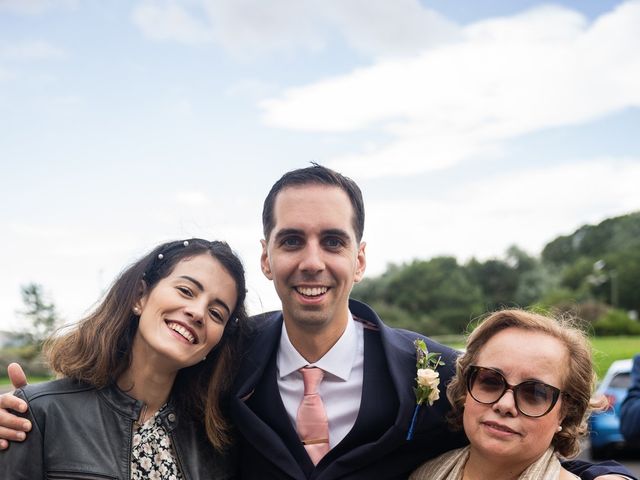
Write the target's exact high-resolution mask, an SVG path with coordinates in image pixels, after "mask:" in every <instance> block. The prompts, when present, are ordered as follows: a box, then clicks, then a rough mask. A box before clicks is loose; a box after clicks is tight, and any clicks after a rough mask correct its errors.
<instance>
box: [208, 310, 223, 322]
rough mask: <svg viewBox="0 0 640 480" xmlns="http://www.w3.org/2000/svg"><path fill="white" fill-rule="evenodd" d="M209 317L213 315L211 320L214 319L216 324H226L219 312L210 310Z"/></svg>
mask: <svg viewBox="0 0 640 480" xmlns="http://www.w3.org/2000/svg"><path fill="white" fill-rule="evenodd" d="M209 315H211V318H213V319H214V320H215V321H216V322H219V323H224V317H223V316H222V314H221V313H220V312H219V311H217V310H209Z"/></svg>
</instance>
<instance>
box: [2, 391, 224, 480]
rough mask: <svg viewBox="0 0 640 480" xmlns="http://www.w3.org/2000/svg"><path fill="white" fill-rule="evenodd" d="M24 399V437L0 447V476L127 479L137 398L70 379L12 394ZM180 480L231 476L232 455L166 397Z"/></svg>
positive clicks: (164, 415)
mask: <svg viewBox="0 0 640 480" xmlns="http://www.w3.org/2000/svg"><path fill="white" fill-rule="evenodd" d="M16 395H18V396H19V397H21V398H23V399H25V400H26V401H27V402H28V403H29V412H28V414H27V415H25V416H26V418H29V420H31V421H32V422H33V428H32V430H31V432H30V433H29V434H28V435H27V439H26V440H25V441H24V442H21V443H14V442H12V443H11V446H10V447H9V449H8V450H5V451H2V452H0V479H12V480H34V479H43V478H47V479H85V480H92V479H100V480H112V479H113V480H115V479H117V480H129V479H130V478H131V472H130V470H131V467H130V465H131V440H132V432H133V422H134V420H136V419H137V418H138V417H139V414H140V410H141V407H142V403H141V402H139V401H137V400H135V399H133V398H131V397H129V396H128V395H126V394H125V393H123V392H122V391H121V390H119V389H118V388H117V387H115V386H113V387H107V388H104V389H100V390H97V389H95V388H94V387H92V386H91V385H88V384H84V383H78V382H76V381H73V380H70V379H62V380H56V381H53V382H46V383H42V384H38V385H29V386H27V387H26V388H24V389H20V390H18V391H17V392H16ZM160 417H161V420H162V425H163V426H164V428H165V429H166V430H167V432H169V435H170V437H171V442H172V445H173V448H174V451H175V454H176V457H177V462H178V464H179V467H180V470H181V471H182V473H183V475H184V478H185V480H199V479H211V480H213V479H216V480H217V479H230V478H232V477H233V476H234V472H233V466H234V465H233V463H234V462H232V461H231V459H230V456H229V455H222V454H220V453H219V452H216V451H215V450H214V449H213V447H212V446H211V444H210V443H209V442H208V440H207V437H206V435H205V434H204V432H203V428H202V426H201V425H200V424H198V423H196V422H193V421H191V420H190V419H189V418H187V416H186V415H182V416H179V415H178V412H176V411H175V409H174V408H173V406H172V405H171V402H169V405H168V406H167V408H165V409H164V410H163V411H162V412H161V414H160Z"/></svg>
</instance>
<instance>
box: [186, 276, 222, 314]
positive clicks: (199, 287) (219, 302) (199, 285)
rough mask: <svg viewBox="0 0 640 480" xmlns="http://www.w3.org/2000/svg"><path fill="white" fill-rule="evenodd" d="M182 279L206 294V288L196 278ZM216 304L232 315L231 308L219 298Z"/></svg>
mask: <svg viewBox="0 0 640 480" xmlns="http://www.w3.org/2000/svg"><path fill="white" fill-rule="evenodd" d="M180 278H184V279H185V280H189V281H190V282H191V283H193V284H194V285H195V286H196V287H198V290H200V291H201V292H204V287H203V286H202V283H200V282H199V281H198V280H196V279H195V278H193V277H190V276H189V275H180ZM214 302H215V303H217V304H219V305H221V306H222V307H223V308H224V309H225V310H226V311H227V313H229V314H231V309H230V308H229V305H227V304H226V303H224V302H223V301H222V300H220V299H219V298H216V299H214Z"/></svg>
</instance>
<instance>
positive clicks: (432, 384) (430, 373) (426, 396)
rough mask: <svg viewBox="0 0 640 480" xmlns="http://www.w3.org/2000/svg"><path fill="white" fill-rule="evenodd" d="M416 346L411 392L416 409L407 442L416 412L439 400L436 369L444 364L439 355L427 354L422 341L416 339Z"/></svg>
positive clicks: (438, 375) (411, 433)
mask: <svg viewBox="0 0 640 480" xmlns="http://www.w3.org/2000/svg"><path fill="white" fill-rule="evenodd" d="M413 343H414V345H415V346H416V368H417V374H416V387H415V388H414V389H413V391H414V392H415V394H416V408H415V410H414V411H413V418H412V419H411V425H410V426H409V432H408V433H407V440H411V439H412V438H413V428H414V427H415V423H416V418H417V416H418V411H419V410H420V407H421V406H422V404H423V403H425V402H426V403H428V404H429V405H433V402H435V401H436V400H438V399H439V398H440V390H439V389H438V385H440V374H439V373H438V372H437V371H436V369H437V368H438V367H439V366H440V365H444V362H443V361H442V360H441V359H440V354H439V353H435V352H432V353H429V350H427V345H426V343H424V340H421V339H417V340H416V341H415V342H413Z"/></svg>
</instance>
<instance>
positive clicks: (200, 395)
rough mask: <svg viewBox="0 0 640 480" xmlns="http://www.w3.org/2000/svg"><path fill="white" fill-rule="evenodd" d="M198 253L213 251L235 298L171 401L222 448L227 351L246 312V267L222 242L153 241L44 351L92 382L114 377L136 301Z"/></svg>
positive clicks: (59, 367) (182, 374)
mask: <svg viewBox="0 0 640 480" xmlns="http://www.w3.org/2000/svg"><path fill="white" fill-rule="evenodd" d="M201 254H208V255H211V257H213V258H214V259H216V260H217V261H218V262H220V264H221V265H222V266H223V267H224V269H225V270H226V271H227V272H228V273H229V274H230V275H231V277H232V278H233V279H234V281H235V284H236V293H237V301H236V305H235V308H234V309H233V312H232V313H231V316H230V317H229V321H228V323H227V326H226V327H225V330H224V334H223V335H222V338H221V340H220V342H219V343H218V345H217V346H216V347H215V348H214V349H213V350H212V351H211V353H210V354H209V355H207V358H206V359H205V360H204V361H202V362H199V363H197V364H196V365H193V366H191V367H188V368H183V369H181V370H180V371H179V372H178V374H177V376H176V380H175V383H174V385H173V390H172V401H174V402H175V403H176V406H177V407H178V408H180V409H181V410H184V411H185V412H187V414H192V415H193V416H194V418H197V419H198V421H201V420H202V419H204V423H205V427H206V431H207V436H208V437H209V440H210V441H211V443H212V444H213V445H214V447H216V448H219V449H222V448H224V447H225V446H227V445H228V444H229V442H230V438H229V425H228V423H227V422H226V420H225V418H224V415H223V413H222V405H221V402H222V399H223V397H224V395H225V394H226V393H227V390H228V388H229V386H230V384H231V381H232V378H233V373H234V364H235V363H236V362H234V361H233V358H234V356H235V354H236V351H237V350H238V348H239V343H240V341H241V340H242V335H241V332H242V331H243V329H244V325H245V323H246V322H245V321H246V318H247V314H246V311H245V307H244V300H245V297H246V285H245V277H244V268H243V266H242V262H241V261H240V259H239V258H238V257H237V256H236V255H235V254H234V253H233V251H232V250H231V248H230V247H229V245H227V244H226V243H225V242H220V241H213V242H210V241H208V240H203V239H200V238H191V239H188V240H180V241H175V242H168V243H164V244H162V245H160V246H158V247H156V248H155V249H154V250H153V251H151V252H150V253H148V254H147V255H145V256H144V257H143V258H142V259H140V260H138V261H137V262H135V263H134V264H133V265H131V266H130V267H128V268H127V269H126V270H124V271H123V272H122V273H121V274H120V276H119V277H118V278H117V279H116V280H115V282H114V283H113V285H112V286H111V287H110V289H109V290H108V292H107V293H106V295H105V297H104V299H103V300H102V301H101V302H100V303H99V304H98V305H97V307H96V308H95V310H94V311H93V312H92V313H90V314H89V315H88V316H87V317H86V318H84V319H82V320H81V321H80V322H78V323H77V324H76V325H74V327H73V328H72V329H71V330H68V329H63V330H61V331H60V332H59V334H58V335H54V336H52V337H51V338H49V340H48V341H47V342H46V343H45V347H44V351H45V355H46V357H47V359H48V361H49V363H50V365H51V368H52V369H53V370H54V371H55V372H56V373H58V374H60V375H64V376H66V377H70V378H74V379H76V380H79V381H84V382H87V383H90V384H92V385H94V386H95V387H97V388H102V387H105V386H107V385H109V384H112V383H114V382H115V381H116V380H117V379H118V378H119V377H120V375H122V373H124V371H125V370H126V369H127V368H128V367H129V365H130V364H131V349H132V346H133V339H134V337H135V334H136V331H137V329H138V322H139V317H138V316H137V315H135V314H134V313H133V307H134V305H135V304H136V302H137V301H138V300H139V299H140V298H141V296H142V295H143V294H144V293H147V292H150V291H151V290H153V288H154V287H155V286H156V285H157V283H158V282H159V281H160V280H162V279H163V278H165V277H167V276H168V275H169V274H170V273H171V272H172V271H173V269H174V267H175V266H176V264H177V263H178V262H180V261H182V260H185V259H189V258H192V257H195V256H197V255H201Z"/></svg>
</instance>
